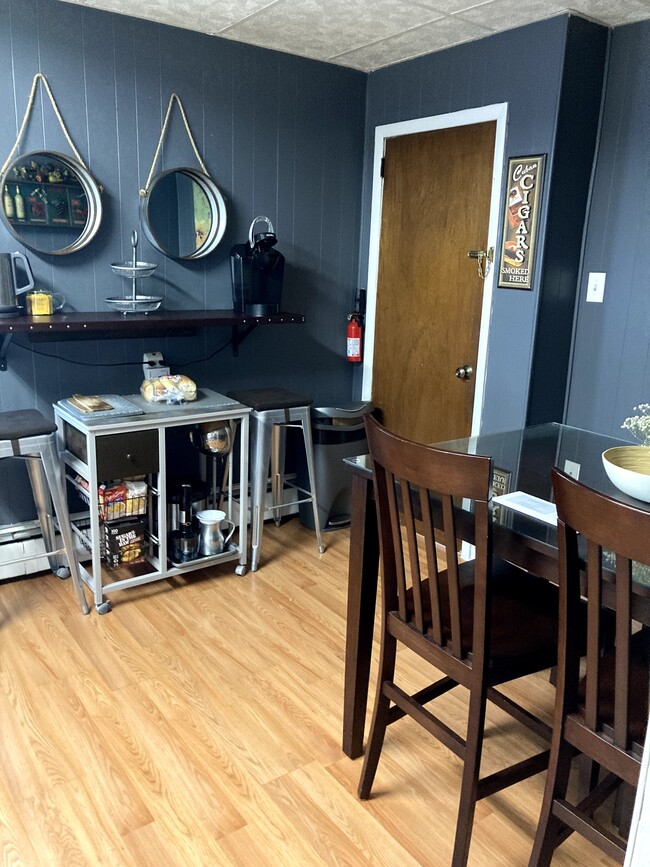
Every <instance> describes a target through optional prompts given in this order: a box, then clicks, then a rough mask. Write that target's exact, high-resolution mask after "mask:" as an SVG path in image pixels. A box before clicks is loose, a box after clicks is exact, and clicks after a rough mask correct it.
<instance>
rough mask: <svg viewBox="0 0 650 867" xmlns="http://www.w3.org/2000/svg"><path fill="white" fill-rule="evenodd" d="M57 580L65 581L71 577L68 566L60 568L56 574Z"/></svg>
mask: <svg viewBox="0 0 650 867" xmlns="http://www.w3.org/2000/svg"><path fill="white" fill-rule="evenodd" d="M54 574H55V575H56V577H57V578H60V579H61V580H62V581H65V579H66V578H69V577H70V570H69V569H68V567H67V566H59V568H58V569H57V570H56V572H55V573H54Z"/></svg>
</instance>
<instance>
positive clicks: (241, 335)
mask: <svg viewBox="0 0 650 867" xmlns="http://www.w3.org/2000/svg"><path fill="white" fill-rule="evenodd" d="M258 325H259V322H251V323H250V325H247V326H246V328H240V326H239V325H233V326H232V355H233V358H237V356H238V355H239V347H240V345H241V344H242V343H243V342H244V340H246V338H247V337H248V335H249V334H251V333H252V332H253V331H255V329H256V328H257V326H258Z"/></svg>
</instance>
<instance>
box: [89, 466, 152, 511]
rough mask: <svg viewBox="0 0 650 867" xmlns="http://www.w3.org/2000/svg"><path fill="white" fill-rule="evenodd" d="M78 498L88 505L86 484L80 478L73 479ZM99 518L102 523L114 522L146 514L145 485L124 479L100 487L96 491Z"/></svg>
mask: <svg viewBox="0 0 650 867" xmlns="http://www.w3.org/2000/svg"><path fill="white" fill-rule="evenodd" d="M75 481H76V483H77V490H78V491H79V496H80V497H81V499H82V500H83V501H84V502H85V503H88V504H90V495H89V493H88V482H87V481H86V480H85V479H84V478H82V477H81V476H77V478H76V479H75ZM97 501H98V504H99V518H100V520H102V521H116V520H118V519H119V518H133V517H135V516H136V515H145V514H146V512H147V484H146V482H133V481H131V480H129V479H126V480H124V481H122V482H118V483H112V484H110V485H100V486H99V487H98V489H97Z"/></svg>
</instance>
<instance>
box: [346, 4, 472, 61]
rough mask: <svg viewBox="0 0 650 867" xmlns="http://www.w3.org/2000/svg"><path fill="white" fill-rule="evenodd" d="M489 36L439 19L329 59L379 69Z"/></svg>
mask: <svg viewBox="0 0 650 867" xmlns="http://www.w3.org/2000/svg"><path fill="white" fill-rule="evenodd" d="M488 33H489V31H488V30H487V29H486V28H485V27H482V26H479V25H477V24H473V23H471V22H468V21H463V20H461V19H458V18H456V17H454V18H450V17H447V18H439V19H438V20H437V21H434V22H432V23H431V24H424V25H422V26H421V27H416V28H415V29H413V30H409V31H408V32H407V33H400V34H399V35H397V36H392V37H390V38H388V39H384V40H382V41H380V42H375V43H373V44H370V45H366V46H364V47H363V48H358V49H355V50H353V51H349V52H346V53H345V54H339V55H333V56H332V57H331V59H332V60H333V61H334V62H336V63H342V64H345V65H350V66H355V67H356V68H358V69H361V68H363V69H366V70H372V69H379V68H380V67H381V66H388V65H389V64H391V63H397V62H398V61H400V60H405V59H408V58H411V57H419V56H420V55H421V54H429V53H430V52H431V51H439V50H440V49H442V48H447V47H449V46H451V45H456V44H458V43H460V42H468V41H470V40H472V39H480V38H481V37H482V36H486V35H487V34H488Z"/></svg>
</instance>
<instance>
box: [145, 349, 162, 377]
mask: <svg viewBox="0 0 650 867" xmlns="http://www.w3.org/2000/svg"><path fill="white" fill-rule="evenodd" d="M142 371H143V373H144V378H145V379H157V378H158V377H159V376H169V368H168V367H166V366H165V364H164V362H163V354H162V352H145V354H144V356H143V357H142Z"/></svg>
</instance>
